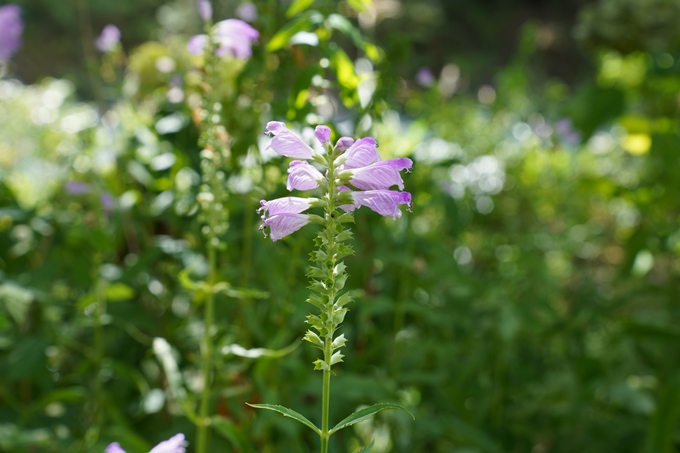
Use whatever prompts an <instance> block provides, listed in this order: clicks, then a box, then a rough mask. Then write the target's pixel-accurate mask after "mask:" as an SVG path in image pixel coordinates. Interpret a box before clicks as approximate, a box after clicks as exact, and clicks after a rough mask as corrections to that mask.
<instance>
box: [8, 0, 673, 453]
mask: <svg viewBox="0 0 680 453" xmlns="http://www.w3.org/2000/svg"><path fill="white" fill-rule="evenodd" d="M17 3H18V4H19V5H21V7H22V9H23V18H24V21H25V23H26V29H25V33H24V38H23V42H24V44H23V47H22V49H21V51H20V52H19V53H18V54H17V56H16V57H15V58H14V59H13V61H12V62H11V63H10V64H8V65H6V66H5V67H4V68H3V71H4V72H5V76H4V78H3V79H0V370H2V372H1V373H0V451H3V452H8V453H10V452H11V453H18V452H64V451H66V452H101V451H103V449H104V447H105V445H106V444H107V443H108V442H111V441H114V440H117V441H119V442H121V444H123V446H124V447H125V448H126V449H127V451H128V452H132V453H136V452H145V451H148V449H149V448H150V446H151V445H154V444H155V443H156V442H158V441H159V440H162V439H164V438H167V437H169V436H170V435H172V434H174V433H176V432H179V431H183V432H185V433H186V434H187V435H188V437H189V440H190V442H193V439H194V438H193V436H194V428H193V425H192V424H191V423H190V422H189V421H188V420H187V419H186V418H185V417H184V415H183V414H184V412H183V409H182V407H184V405H187V404H188V405H192V404H194V402H195V401H196V399H197V395H198V393H200V391H201V385H202V378H201V373H200V364H199V342H200V338H201V337H202V334H203V328H204V327H203V322H202V319H203V318H202V308H201V304H202V302H203V300H202V297H201V294H200V291H195V288H194V287H193V286H192V283H191V280H192V279H194V280H200V279H201V278H202V277H204V276H205V273H206V258H205V256H204V255H205V252H204V250H205V247H204V244H203V239H202V236H201V234H200V225H199V223H198V222H197V211H198V206H197V202H196V194H197V193H198V191H199V185H200V166H199V158H198V153H199V152H200V149H199V147H198V145H196V142H197V139H198V135H199V130H200V128H201V127H202V119H201V118H200V115H197V113H196V112H197V108H198V106H199V105H200V97H199V94H198V93H199V92H200V90H199V87H200V83H201V82H200V77H199V73H197V70H196V69H195V68H196V66H197V64H198V63H199V60H197V58H198V57H194V56H190V55H189V54H188V53H187V52H186V50H185V48H186V41H187V39H188V37H189V36H190V35H191V34H194V33H197V32H199V30H200V21H199V18H198V15H197V14H196V12H195V9H194V2H193V1H191V0H172V1H161V0H142V1H134V2H133V1H117V2H107V1H101V0H89V1H87V0H78V1H76V2H74V4H69V5H68V6H67V5H65V4H63V3H60V2H52V1H47V0H19V1H17ZM239 6H240V5H239V3H237V2H235V1H218V2H216V5H215V9H216V17H218V18H227V17H233V16H234V15H235V14H236V11H237V8H238V7H239ZM255 6H256V8H257V17H250V20H252V23H253V26H255V27H256V28H257V29H258V30H259V31H260V33H261V37H260V40H259V43H258V45H256V46H255V47H254V49H253V51H254V53H253V57H252V58H251V59H250V60H248V61H241V60H233V59H227V60H225V61H224V63H223V68H222V70H223V72H222V75H221V80H222V83H221V84H220V85H219V87H218V89H219V92H220V93H219V94H220V96H221V97H222V99H223V102H222V103H223V105H224V106H225V110H224V115H223V118H222V120H223V123H224V126H225V127H226V130H227V133H228V137H225V139H226V140H229V143H230V145H231V151H232V155H231V160H230V163H229V165H228V171H227V173H228V177H227V180H226V185H227V187H228V190H229V193H230V198H229V201H228V204H227V206H226V207H225V208H226V209H228V211H229V222H230V227H229V230H228V232H227V234H226V235H225V237H224V241H225V243H226V248H225V249H224V250H223V251H222V252H221V253H220V256H219V268H220V274H221V276H222V278H224V279H225V280H226V281H229V282H231V283H233V284H234V285H235V286H240V287H249V288H255V289H258V290H262V291H267V292H268V293H269V295H270V297H269V298H267V299H254V298H251V297H249V296H248V294H245V295H244V294H240V295H239V298H238V299H234V298H232V297H228V296H229V292H228V291H227V294H226V295H219V296H218V304H217V319H218V324H217V326H216V330H215V332H214V338H215V345H216V350H217V351H219V354H218V357H217V359H216V360H217V363H216V369H217V371H218V372H217V373H216V376H215V385H214V390H215V391H214V395H213V398H212V400H211V406H212V409H213V413H215V414H217V415H218V417H219V418H217V419H216V420H217V422H216V423H215V430H214V431H213V435H212V437H211V445H210V451H215V452H217V451H238V452H243V453H252V452H262V453H266V452H272V453H274V452H312V451H315V449H316V448H317V446H316V445H314V439H313V437H312V436H311V435H310V434H309V433H308V432H306V431H304V430H303V428H302V427H301V426H299V425H297V424H296V423H295V422H293V421H290V420H288V419H282V418H278V417H276V416H275V415H272V414H268V413H264V414H263V413H259V414H258V415H257V417H256V416H255V414H254V413H253V412H252V411H251V410H250V409H249V408H247V407H246V406H245V404H244V403H245V402H246V401H248V402H263V401H266V402H269V403H280V404H284V405H286V406H289V407H292V408H295V409H296V410H298V411H300V412H302V413H303V414H305V415H306V416H308V417H309V418H310V419H312V420H317V418H318V414H316V410H317V408H318V406H319V399H320V393H319V391H320V376H319V375H318V374H317V373H313V372H312V371H311V368H312V367H311V361H312V360H313V356H314V354H313V352H312V351H311V350H310V349H311V348H306V347H304V346H300V347H298V345H299V343H298V342H299V338H300V337H301V336H302V334H303V332H304V330H305V325H304V316H305V314H306V313H307V312H308V310H309V307H308V306H306V304H304V302H303V301H304V300H305V298H306V294H307V291H308V290H307V289H306V285H307V283H306V278H305V267H306V265H307V257H308V253H309V252H310V250H311V244H312V238H313V236H314V233H315V230H314V227H313V226H311V227H307V228H306V229H303V230H301V231H300V232H299V233H296V234H295V235H293V236H290V237H288V238H286V239H284V240H282V241H280V242H277V243H272V242H271V241H269V240H268V239H267V240H265V239H263V238H262V237H260V236H259V234H258V232H257V227H258V224H259V219H258V218H257V215H256V214H255V209H256V207H257V206H258V201H259V200H260V199H261V198H267V199H271V198H274V197H278V196H285V195H286V194H287V192H286V191H285V190H284V188H283V181H284V180H285V177H284V176H285V168H286V166H287V165H286V162H284V160H283V159H278V158H273V157H274V156H272V155H271V153H270V152H268V151H266V150H265V147H266V140H267V138H266V137H264V136H263V135H262V131H263V125H264V123H265V122H266V121H268V120H271V119H275V120H286V121H288V122H289V124H291V125H294V126H296V127H298V130H299V131H300V132H301V133H302V134H303V136H304V137H307V138H311V136H312V135H313V134H312V129H311V128H310V127H309V126H310V125H311V126H313V125H315V124H318V123H330V124H332V125H333V127H334V129H335V131H336V132H337V133H338V134H342V135H355V136H362V135H369V134H370V135H372V136H375V137H376V138H377V140H378V142H379V143H380V151H381V153H382V155H383V158H389V157H396V156H409V157H412V158H413V160H414V161H415V169H414V171H413V173H412V174H411V175H408V176H407V177H406V186H407V190H409V191H411V192H412V193H413V195H414V202H415V203H414V204H415V207H414V210H413V212H412V213H405V215H404V216H403V217H402V218H401V219H399V220H398V221H392V220H391V219H383V218H379V217H378V216H377V215H376V214H374V213H372V212H370V211H364V210H361V211H358V212H357V216H356V217H357V225H356V239H355V241H354V248H355V250H356V251H357V253H356V256H355V257H352V258H350V259H348V260H347V264H348V267H349V270H350V274H351V277H350V283H349V284H348V287H350V288H355V293H356V294H355V295H356V299H357V303H355V304H354V306H353V307H350V308H351V312H350V314H349V315H348V322H346V324H345V326H346V327H345V328H344V333H345V335H346V336H347V337H348V338H349V339H350V341H349V343H348V346H349V347H348V352H347V355H348V357H347V359H346V361H345V363H344V364H342V366H341V367H340V368H339V370H338V373H337V377H336V378H335V380H334V384H333V390H332V395H333V402H332V407H331V409H332V419H333V420H336V421H337V420H338V419H339V418H341V417H342V416H344V414H346V413H349V412H351V411H352V410H354V409H356V408H357V407H359V406H361V405H364V404H371V403H373V402H375V401H377V400H380V401H392V402H397V403H400V404H403V405H406V406H407V407H409V409H410V410H412V411H413V412H414V413H415V414H416V417H417V418H416V421H415V422H412V421H411V420H410V419H409V418H408V417H404V416H403V415H404V414H401V413H381V414H380V415H379V416H378V417H376V418H375V419H374V420H372V421H368V422H364V423H361V424H359V425H356V427H355V429H353V430H351V431H350V430H347V431H343V432H342V433H340V434H339V435H337V436H335V437H334V439H333V441H334V444H333V445H332V448H333V451H336V452H353V451H355V450H357V449H358V448H359V447H360V446H362V445H366V444H367V443H368V442H370V439H371V438H374V439H375V441H376V446H375V449H374V451H375V452H376V453H383V452H402V453H411V452H442V453H444V452H446V453H449V452H455V453H501V452H508V453H510V452H513V453H514V452H531V453H548V452H555V453H563V452H564V453H566V452H579V453H588V452H593V453H595V452H598V453H599V452H603V451H616V452H621V453H627V452H630V453H638V452H648V453H670V452H674V451H678V449H679V448H680V357H679V356H678V344H680V324H679V322H680V303H679V302H680V287H679V283H680V282H679V279H680V260H679V256H678V255H679V254H680V225H679V224H678V220H679V218H680V217H679V216H680V212H679V209H678V206H679V205H678V195H679V194H680V165H678V164H679V163H680V160H679V158H680V154H679V152H680V135H679V132H680V129H679V124H678V120H679V116H678V105H679V102H680V97H679V96H680V62H678V59H680V34H679V32H678V30H679V29H678V27H677V24H678V23H680V3H678V2H677V0H597V1H594V2H585V1H571V2H565V1H557V0H552V1H547V2H535V1H530V0H524V1H517V2H506V1H501V0H495V1H494V0H485V1H481V2H480V1H477V2H472V1H461V2H447V1H444V0H440V1H436V0H431V1H419V0H373V1H370V0H352V1H347V2H334V1H323V0H317V1H304V0H297V1H295V2H292V3H291V2H278V1H275V0H262V1H257V2H256V3H255ZM107 23H114V24H116V25H118V26H119V27H120V28H121V30H122V48H119V49H118V50H116V51H114V52H111V53H107V54H105V55H101V54H98V53H96V52H95V50H94V46H93V40H94V38H95V37H96V35H98V34H99V31H100V30H101V29H102V27H103V26H104V25H105V24H107ZM422 68H429V70H425V69H422ZM190 451H191V447H190Z"/></svg>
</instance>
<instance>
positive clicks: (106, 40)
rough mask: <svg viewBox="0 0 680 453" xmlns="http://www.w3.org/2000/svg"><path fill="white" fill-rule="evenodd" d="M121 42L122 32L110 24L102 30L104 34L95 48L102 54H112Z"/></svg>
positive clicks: (98, 39)
mask: <svg viewBox="0 0 680 453" xmlns="http://www.w3.org/2000/svg"><path fill="white" fill-rule="evenodd" d="M119 42H120V30H119V29H118V27H116V26H115V25H113V24H109V25H107V26H106V27H104V29H103V30H102V34H101V35H99V38H97V40H96V41H95V46H96V47H97V49H98V50H99V51H100V52H104V53H106V52H111V51H112V50H114V49H115V48H116V46H117V45H118V43H119Z"/></svg>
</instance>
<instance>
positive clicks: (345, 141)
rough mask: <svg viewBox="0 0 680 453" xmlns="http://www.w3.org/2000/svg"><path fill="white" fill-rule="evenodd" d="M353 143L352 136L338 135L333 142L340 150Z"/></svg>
mask: <svg viewBox="0 0 680 453" xmlns="http://www.w3.org/2000/svg"><path fill="white" fill-rule="evenodd" d="M353 144H354V139H353V138H352V137H340V138H339V139H338V141H337V142H336V143H335V147H336V148H337V149H339V150H340V151H344V150H346V149H347V148H349V147H350V146H352V145H353Z"/></svg>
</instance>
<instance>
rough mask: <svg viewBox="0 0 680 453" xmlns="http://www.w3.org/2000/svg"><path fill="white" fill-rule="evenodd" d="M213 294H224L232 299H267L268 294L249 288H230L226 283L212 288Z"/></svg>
mask: <svg viewBox="0 0 680 453" xmlns="http://www.w3.org/2000/svg"><path fill="white" fill-rule="evenodd" d="M213 292H215V293H220V292H221V293H224V294H225V295H226V296H227V297H231V298H233V299H267V298H268V297H269V293H268V292H266V291H259V290H257V289H250V288H232V287H231V286H229V284H228V283H226V282H222V283H218V284H217V285H215V286H213Z"/></svg>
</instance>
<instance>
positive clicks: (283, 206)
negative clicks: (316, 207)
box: [258, 197, 312, 216]
mask: <svg viewBox="0 0 680 453" xmlns="http://www.w3.org/2000/svg"><path fill="white" fill-rule="evenodd" d="M311 205H312V200H311V199H309V198H300V197H283V198H277V199H275V200H271V201H265V200H262V201H260V206H262V207H261V208H260V209H258V211H264V212H265V213H268V214H269V215H270V216H275V215H279V214H299V213H301V212H303V211H306V210H307V209H309V207H310V206H311Z"/></svg>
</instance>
